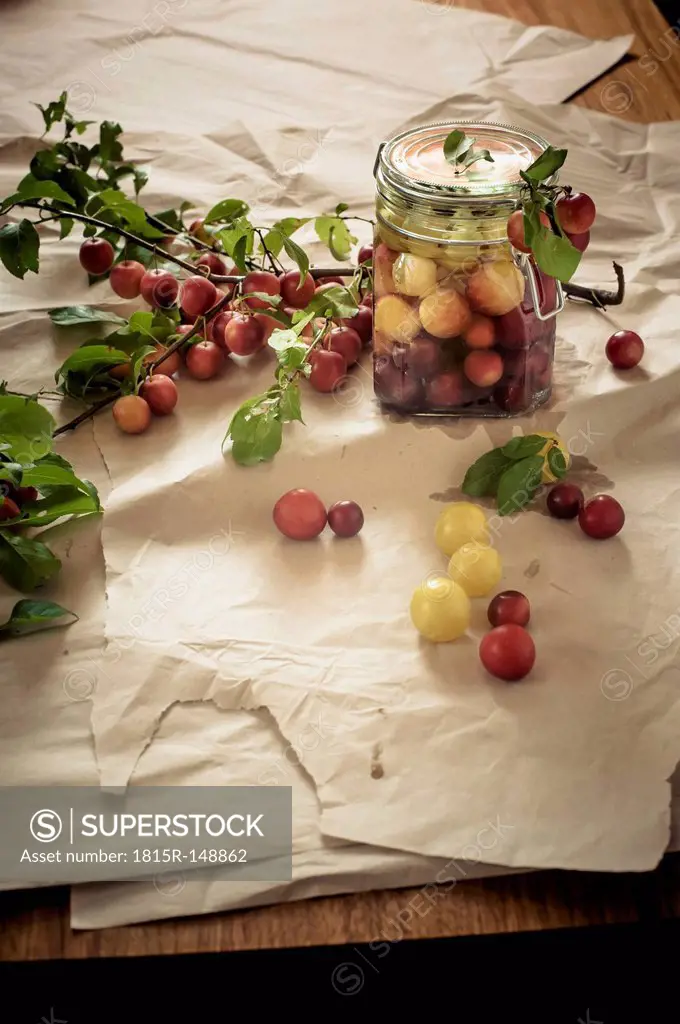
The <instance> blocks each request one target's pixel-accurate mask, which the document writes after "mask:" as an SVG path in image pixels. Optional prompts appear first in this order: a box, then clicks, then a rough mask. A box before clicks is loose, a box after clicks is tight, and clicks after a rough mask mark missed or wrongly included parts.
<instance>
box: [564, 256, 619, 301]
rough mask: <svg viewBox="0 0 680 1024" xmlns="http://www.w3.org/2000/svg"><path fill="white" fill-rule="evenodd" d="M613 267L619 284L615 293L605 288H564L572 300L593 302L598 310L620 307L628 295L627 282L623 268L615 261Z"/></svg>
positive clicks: (573, 285) (569, 286)
mask: <svg viewBox="0 0 680 1024" xmlns="http://www.w3.org/2000/svg"><path fill="white" fill-rule="evenodd" d="M613 266H614V273H615V274H616V284H617V288H616V291H615V292H612V291H608V290H607V289H604V288H588V286H587V285H583V284H563V285H562V287H563V289H564V291H565V293H566V294H567V295H568V296H569V298H570V299H582V300H583V301H585V302H591V303H592V304H593V306H596V307H597V308H598V309H603V308H604V307H605V306H620V305H621V303H622V302H623V300H624V297H625V294H626V281H625V278H624V275H623V267H622V266H621V265H620V264H619V263H617V262H616V260H614V263H613Z"/></svg>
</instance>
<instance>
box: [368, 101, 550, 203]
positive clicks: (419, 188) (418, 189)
mask: <svg viewBox="0 0 680 1024" xmlns="http://www.w3.org/2000/svg"><path fill="white" fill-rule="evenodd" d="M438 129H439V130H440V131H441V134H442V135H443V134H444V131H445V130H446V134H448V133H449V132H451V131H455V130H456V129H463V130H466V131H467V130H470V129H471V130H473V131H474V130H476V131H477V132H485V131H486V132H488V131H489V129H491V130H492V131H494V132H497V133H498V134H499V137H500V138H501V139H502V137H503V135H504V134H507V135H508V136H512V137H514V139H515V141H518V142H521V143H524V144H525V145H527V144H529V145H530V146H531V148H532V149H533V150H534V152H535V156H539V155H540V154H541V153H542V152H544V151H545V149H547V147H548V142H547V141H546V140H545V139H544V138H542V137H541V136H540V135H537V134H536V133H534V132H531V131H529V130H528V129H524V128H519V127H517V126H516V125H511V124H504V123H502V122H497V121H473V120H468V121H436V122H433V123H431V124H425V125H420V126H418V127H417V128H408V129H406V130H405V131H402V132H398V133H397V134H396V135H393V136H392V137H391V138H389V139H387V140H386V142H384V143H383V144H382V146H381V147H380V150H379V152H378V158H377V160H376V168H375V171H376V174H375V176H376V180H377V182H378V186H379V187H380V186H381V184H383V185H387V186H391V187H392V188H393V189H394V190H395V191H397V192H398V193H399V194H400V195H401V196H403V197H404V198H405V199H410V200H426V201H430V202H434V203H435V204H437V202H438V201H439V202H442V201H443V202H445V203H451V202H452V201H455V202H457V203H469V202H474V203H479V202H480V201H483V202H484V201H487V202H494V201H496V202H499V201H500V202H501V203H503V202H513V203H514V202H516V201H517V199H518V197H519V192H520V189H521V187H522V181H521V179H520V180H517V179H515V180H512V181H502V180H501V181H491V182H490V181H487V180H480V181H474V182H470V181H469V180H465V183H464V184H458V183H455V182H445V183H439V182H437V181H433V180H432V176H430V177H429V178H426V177H419V176H418V175H417V174H413V173H406V172H405V171H404V170H402V169H400V168H399V167H398V166H396V163H397V160H396V159H395V154H399V153H400V151H403V147H404V144H405V142H406V141H410V140H413V141H414V142H416V141H417V140H418V138H419V136H423V137H425V135H426V134H427V133H432V132H433V130H434V131H435V132H436V130H438ZM534 158H535V157H534ZM401 162H402V163H403V162H404V161H403V160H402V161H401ZM530 162H531V161H529V163H530ZM527 166H528V163H527ZM522 169H525V168H522ZM555 180H556V176H554V178H553V179H551V180H550V181H549V182H548V183H547V184H552V183H554V181H555Z"/></svg>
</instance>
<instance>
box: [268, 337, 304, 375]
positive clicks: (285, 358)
mask: <svg viewBox="0 0 680 1024" xmlns="http://www.w3.org/2000/svg"><path fill="white" fill-rule="evenodd" d="M268 344H269V347H270V348H272V349H274V351H275V352H276V359H277V362H278V364H279V366H282V367H283V368H284V369H285V370H297V369H299V368H300V367H301V366H302V364H303V363H304V361H305V358H306V356H307V349H308V348H309V345H308V344H307V343H306V342H305V341H302V340H301V339H300V338H299V337H298V335H297V334H296V332H295V331H294V330H287V331H278V330H277V331H274V332H273V333H272V335H271V337H270V338H269V342H268Z"/></svg>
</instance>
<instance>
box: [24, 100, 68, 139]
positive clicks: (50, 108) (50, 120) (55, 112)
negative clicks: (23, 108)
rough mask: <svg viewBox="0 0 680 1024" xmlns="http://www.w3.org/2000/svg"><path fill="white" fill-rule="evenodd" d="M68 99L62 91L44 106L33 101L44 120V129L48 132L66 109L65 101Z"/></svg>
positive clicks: (60, 118)
mask: <svg viewBox="0 0 680 1024" xmlns="http://www.w3.org/2000/svg"><path fill="white" fill-rule="evenodd" d="M67 100H68V94H67V93H65V92H62V94H61V96H60V97H59V99H58V100H53V101H52V103H48V104H47V106H46V107H41V105H40V104H39V103H34V104H33V106H34V107H37V108H38V110H39V111H40V113H41V114H42V116H43V121H44V122H45V131H46V132H48V131H49V130H50V128H51V127H52V125H53V124H56V123H57V121H61V120H62V118H63V116H64V112H65V110H66V103H67Z"/></svg>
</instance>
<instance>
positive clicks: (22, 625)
mask: <svg viewBox="0 0 680 1024" xmlns="http://www.w3.org/2000/svg"><path fill="white" fill-rule="evenodd" d="M67 616H68V617H70V619H71V622H60V621H59V620H60V619H64V618H66V617H67ZM77 619H78V616H77V615H76V614H75V612H70V611H69V610H68V609H67V608H62V606H61V605H60V604H55V602H54V601H31V600H29V599H27V598H26V599H24V600H23V601H17V603H16V604H15V605H14V608H12V611H11V613H10V617H9V618H8V620H7V622H2V623H0V640H9V639H10V637H13V636H26V634H27V633H37V632H39V631H40V630H45V629H54V627H55V626H70V625H72V623H73V622H76V621H77Z"/></svg>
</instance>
